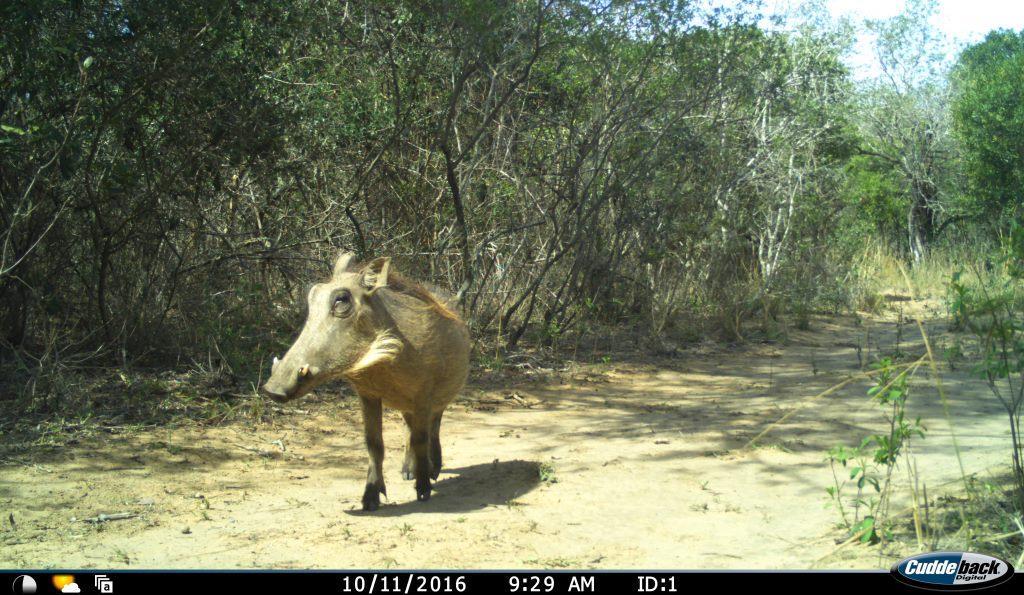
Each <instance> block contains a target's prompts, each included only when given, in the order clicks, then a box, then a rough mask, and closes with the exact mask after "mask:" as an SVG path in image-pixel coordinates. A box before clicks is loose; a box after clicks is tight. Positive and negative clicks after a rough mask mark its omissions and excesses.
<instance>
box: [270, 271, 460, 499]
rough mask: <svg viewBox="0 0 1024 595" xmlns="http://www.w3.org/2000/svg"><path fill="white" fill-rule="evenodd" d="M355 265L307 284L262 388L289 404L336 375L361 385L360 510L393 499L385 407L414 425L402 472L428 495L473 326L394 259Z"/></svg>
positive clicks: (420, 494)
mask: <svg viewBox="0 0 1024 595" xmlns="http://www.w3.org/2000/svg"><path fill="white" fill-rule="evenodd" d="M353 261H354V256H353V255H352V254H351V253H343V254H342V255H341V256H339V257H338V260H337V262H336V263H335V265H334V271H333V273H332V275H331V279H330V280H329V281H327V282H324V283H318V284H316V285H313V287H312V288H311V289H310V290H309V295H308V296H307V297H306V301H307V303H308V305H309V312H308V315H307V318H306V324H305V326H303V328H302V333H301V334H299V338H298V339H296V340H295V343H294V344H293V345H292V346H291V348H290V349H289V350H288V353H286V354H285V356H284V358H283V359H280V360H278V359H277V358H274V363H273V365H272V367H271V374H270V378H269V379H268V380H267V382H266V384H264V385H263V386H262V387H260V392H262V393H263V394H264V395H266V396H268V397H270V398H271V399H273V400H275V401H277V402H282V403H283V402H286V401H291V400H293V399H297V398H299V397H301V396H302V395H304V394H306V393H308V392H309V391H311V390H313V389H314V388H316V387H318V386H320V385H321V384H323V383H325V382H327V381H329V380H334V379H339V378H341V379H344V380H346V381H347V382H348V383H349V384H350V385H351V386H352V387H353V388H354V389H355V391H356V393H357V394H358V395H359V399H360V401H361V402H362V407H363V425H364V429H365V431H366V448H367V450H368V451H369V453H370V467H369V470H368V471H367V474H366V490H365V491H364V493H363V509H364V510H376V509H377V508H378V507H379V506H380V495H381V494H384V495H385V496H386V495H387V489H386V488H385V486H384V475H383V471H382V465H383V462H384V438H383V435H382V415H381V409H382V405H387V406H388V407H391V408H393V409H398V410H399V411H401V412H402V415H403V416H404V417H405V423H406V424H407V425H408V426H409V442H408V444H407V446H406V451H405V462H404V463H403V465H402V475H403V477H405V479H415V480H416V498H417V499H418V500H421V501H425V500H429V499H430V480H431V479H437V476H438V474H439V473H440V472H441V440H440V432H441V415H442V414H443V413H444V410H445V407H447V406H448V403H450V402H451V401H452V399H454V398H455V395H456V393H458V391H459V390H460V389H461V388H462V386H463V385H464V384H465V382H466V375H467V373H468V370H469V332H468V330H467V329H466V325H465V323H464V322H462V320H461V319H460V318H459V316H458V315H457V314H455V313H454V312H453V311H452V309H451V307H450V306H449V305H448V303H446V302H447V299H446V298H444V297H439V294H440V292H437V291H436V290H435V292H431V291H429V290H427V289H426V288H425V287H423V286H422V285H420V284H419V283H416V282H415V281H412V280H410V279H407V278H406V277H404V276H402V275H401V274H399V273H398V272H396V271H394V270H392V269H391V267H390V262H391V261H390V259H389V258H377V259H375V260H373V261H370V262H368V263H365V264H359V265H357V264H355V263H354V262H353Z"/></svg>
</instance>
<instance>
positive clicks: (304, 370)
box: [299, 364, 309, 378]
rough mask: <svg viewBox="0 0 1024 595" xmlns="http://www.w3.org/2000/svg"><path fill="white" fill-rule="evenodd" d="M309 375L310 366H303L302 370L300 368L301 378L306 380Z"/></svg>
mask: <svg viewBox="0 0 1024 595" xmlns="http://www.w3.org/2000/svg"><path fill="white" fill-rule="evenodd" d="M308 375H309V364H306V365H305V366H302V367H301V368H299V377H300V378H305V377H306V376H308Z"/></svg>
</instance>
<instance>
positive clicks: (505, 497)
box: [346, 460, 540, 517]
mask: <svg viewBox="0 0 1024 595" xmlns="http://www.w3.org/2000/svg"><path fill="white" fill-rule="evenodd" d="M446 475H449V477H445V476H446ZM451 475H454V476H451ZM539 484H540V465H539V464H538V463H536V462H535V461H520V460H515V461H497V460H495V461H494V462H493V463H481V464H479V465H469V466H467V467H459V468H457V469H445V470H444V471H442V478H441V479H440V480H439V481H435V482H434V493H433V495H432V496H431V498H430V500H429V501H427V502H419V501H416V500H411V501H408V502H402V503H399V504H386V503H385V504H383V505H382V506H381V507H380V509H379V510H376V511H374V512H364V511H362V510H350V511H346V513H347V514H350V515H353V516H383V517H395V516H404V515H407V514H415V513H425V512H446V513H451V512H470V511H473V510H479V509H481V508H486V507H487V506H493V505H501V504H508V503H510V502H511V501H513V500H515V499H516V498H519V497H521V496H523V495H524V494H526V493H527V492H529V491H531V490H533V489H534V488H536V487H537V486H538V485H539ZM388 489H389V490H396V491H397V490H398V489H409V490H411V489H412V483H411V482H402V483H401V484H399V485H395V484H394V482H392V484H391V486H390V487H389V488H388Z"/></svg>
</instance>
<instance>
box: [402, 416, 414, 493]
mask: <svg viewBox="0 0 1024 595" xmlns="http://www.w3.org/2000/svg"><path fill="white" fill-rule="evenodd" d="M402 417H404V418H405V425H406V426H408V428H409V439H408V440H407V441H406V442H405V459H404V460H403V461H402V479H415V478H416V474H415V469H416V457H415V456H414V455H413V452H412V425H413V424H412V414H411V413H402Z"/></svg>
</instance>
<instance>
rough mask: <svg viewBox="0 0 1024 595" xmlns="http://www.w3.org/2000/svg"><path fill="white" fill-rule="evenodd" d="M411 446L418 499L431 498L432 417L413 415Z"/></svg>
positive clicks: (410, 428)
mask: <svg viewBox="0 0 1024 595" xmlns="http://www.w3.org/2000/svg"><path fill="white" fill-rule="evenodd" d="M411 422H412V423H411V425H410V427H409V446H410V447H411V450H412V456H413V475H414V476H415V478H416V499H417V500H419V501H421V502H424V501H426V500H430V418H429V417H428V416H427V415H424V414H414V415H412V416H411Z"/></svg>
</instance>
